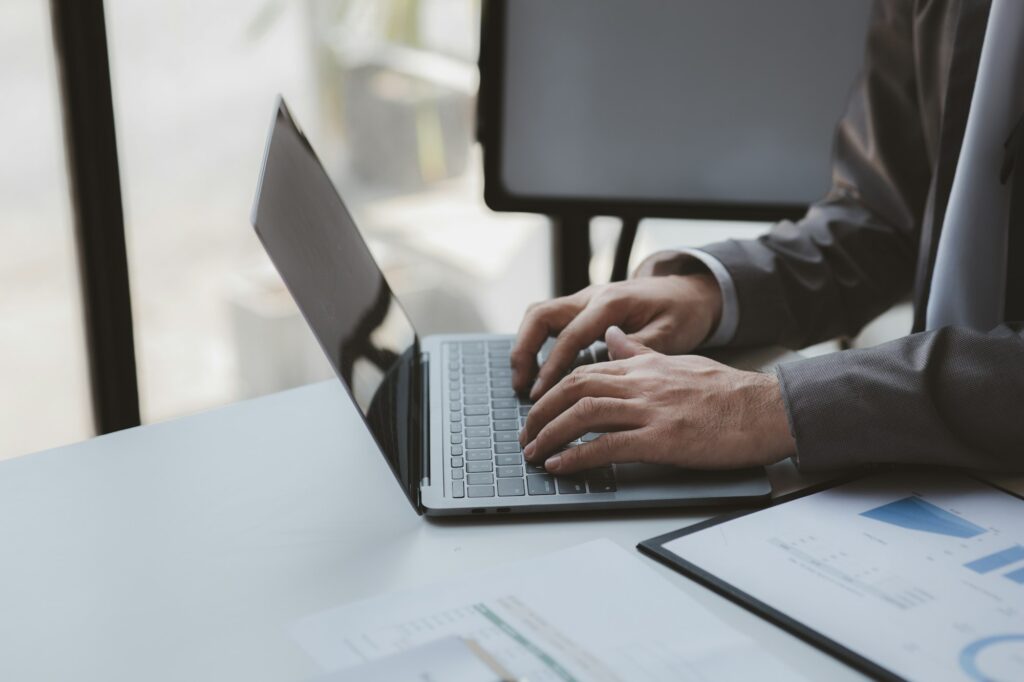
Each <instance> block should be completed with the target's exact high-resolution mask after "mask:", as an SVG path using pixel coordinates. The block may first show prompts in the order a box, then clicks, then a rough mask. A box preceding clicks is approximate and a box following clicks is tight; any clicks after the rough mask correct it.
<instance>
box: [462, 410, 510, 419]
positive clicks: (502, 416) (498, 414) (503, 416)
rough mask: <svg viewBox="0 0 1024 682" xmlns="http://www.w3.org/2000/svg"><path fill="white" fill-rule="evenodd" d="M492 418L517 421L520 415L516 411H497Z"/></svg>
mask: <svg viewBox="0 0 1024 682" xmlns="http://www.w3.org/2000/svg"><path fill="white" fill-rule="evenodd" d="M466 414H469V412H467V413H466ZM491 416H492V417H494V418H495V419H516V418H517V417H518V416H519V414H518V413H517V412H516V411H515V410H495V411H494V412H493V413H492V415H491Z"/></svg>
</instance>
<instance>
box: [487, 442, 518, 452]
mask: <svg viewBox="0 0 1024 682" xmlns="http://www.w3.org/2000/svg"><path fill="white" fill-rule="evenodd" d="M522 451H523V449H522V448H521V447H519V443H518V441H517V442H515V443H495V444H494V452H495V453H497V454H499V455H511V454H513V453H519V452H522Z"/></svg>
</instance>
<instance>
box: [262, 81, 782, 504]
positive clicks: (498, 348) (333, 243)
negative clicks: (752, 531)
mask: <svg viewBox="0 0 1024 682" xmlns="http://www.w3.org/2000/svg"><path fill="white" fill-rule="evenodd" d="M252 224H253V227H254V228H255V230H256V234H257V235H258V236H259V239H260V241H261V242H262V244H263V247H264V248H265V249H266V251H267V253H268V254H269V256H270V259H271V261H273V263H274V266H275V267H276V268H277V270H278V272H279V273H280V274H281V278H282V279H283V280H284V283H285V285H286V286H287V287H288V290H289V291H290V292H291V294H292V296H293V298H294V299H295V302H296V303H297V304H298V307H299V310H300V311H301V312H302V314H303V316H304V317H305V319H306V321H307V323H308V324H309V326H310V327H311V328H312V330H313V333H314V335H315V336H316V338H317V340H318V341H319V342H320V346H321V347H322V348H323V351H324V353H325V354H326V355H327V358H328V360H329V361H330V363H331V365H332V366H333V367H334V370H335V372H336V373H337V375H338V378H339V379H340V380H341V383H342V384H343V385H344V386H345V389H346V390H347V392H348V394H349V396H350V397H351V399H352V401H353V402H354V403H355V405H356V407H357V408H358V410H359V412H360V413H361V414H362V416H363V419H364V420H365V423H366V427H367V428H368V429H369V431H370V432H371V434H372V435H373V437H374V440H375V441H376V444H377V446H378V447H379V449H380V452H381V454H382V455H383V457H384V459H385V461H386V462H387V463H388V465H389V466H390V467H391V470H392V472H394V475H395V478H396V479H397V481H398V483H399V485H400V486H401V487H402V489H403V490H404V491H405V494H406V496H407V497H408V499H409V502H410V503H412V506H413V507H414V508H415V509H416V511H417V512H418V513H420V514H428V515H467V514H491V513H524V512H553V511H561V510H577V511H578V510H585V509H611V508H619V507H623V508H625V507H674V506H687V505H711V504H740V503H755V502H763V501H765V500H766V499H767V498H768V496H769V494H770V492H771V487H770V485H769V483H768V480H767V477H766V476H765V473H764V470H763V469H747V470H741V471H728V472H701V471H688V470H682V469H679V468H676V467H666V466H655V465H645V464H616V465H612V466H608V467H602V468H599V469H594V470H591V471H588V472H585V473H583V474H580V475H575V476H563V477H558V476H552V475H550V474H548V473H546V472H545V471H544V469H543V468H542V467H537V466H533V465H530V464H528V463H526V462H525V461H524V460H523V455H522V452H521V450H520V447H519V431H520V429H521V428H522V426H523V424H524V423H525V420H526V415H527V414H528V413H529V411H530V403H529V402H528V401H527V400H525V399H524V398H522V397H520V396H517V395H516V393H515V392H514V391H513V390H512V381H511V369H510V367H509V353H510V351H511V348H512V343H513V340H514V337H513V336H510V335H495V334H450V335H448V334H441V335H431V336H426V337H422V338H421V337H420V336H419V335H417V333H416V330H415V329H414V328H413V325H412V323H411V322H410V320H409V317H408V315H406V313H405V311H404V310H403V309H402V306H401V304H400V303H399V301H398V299H396V298H395V296H394V294H393V293H392V292H391V289H390V287H389V286H388V283H387V281H386V280H385V278H384V275H383V273H382V272H381V271H380V268H379V267H378V265H377V263H376V261H375V260H374V258H373V255H372V254H371V253H370V250H369V248H367V245H366V242H365V241H364V240H363V238H362V236H361V235H360V233H359V229H358V228H357V227H356V224H355V222H354V221H353V219H352V216H351V215H350V214H349V212H348V210H347V209H346V208H345V204H344V202H343V201H342V199H341V197H340V196H339V195H338V192H337V190H336V189H335V187H334V185H333V184H332V183H331V180H330V179H329V178H328V176H327V173H326V172H325V170H324V168H323V166H322V165H321V163H320V161H319V159H318V158H317V156H316V153H315V152H314V151H313V148H312V146H311V145H310V143H309V141H308V140H307V139H306V137H305V135H304V134H303V133H302V131H301V129H300V128H299V126H298V125H297V124H296V122H295V120H294V119H293V118H292V116H291V114H290V113H289V111H288V107H287V106H286V105H285V103H284V101H283V99H280V98H278V101H277V105H276V110H275V112H274V118H273V122H272V123H271V128H270V133H269V136H268V139H267V143H266V151H265V153H264V158H263V168H262V170H261V172H260V179H259V186H258V188H257V191H256V199H255V202H254V205H253V210H252ZM594 438H600V434H586V435H585V436H583V438H582V440H583V441H587V440H592V439H594ZM579 442H580V441H577V442H576V443H568V444H566V447H573V446H575V445H577V444H579Z"/></svg>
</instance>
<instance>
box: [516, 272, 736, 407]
mask: <svg viewBox="0 0 1024 682" xmlns="http://www.w3.org/2000/svg"><path fill="white" fill-rule="evenodd" d="M645 262H646V261H645ZM721 315H722V294H721V291H720V290H719V288H718V282H716V281H715V278H714V277H713V276H712V275H710V274H706V273H700V274H692V275H669V276H664V277H641V278H639V279H631V280H629V281H626V282H617V283H614V284H601V285H594V286H589V287H587V288H586V289H583V290H582V291H579V292H577V293H575V294H573V295H571V296H565V297H563V298H556V299H554V300H551V301H547V302H544V303H539V304H535V305H533V306H531V307H530V309H529V310H528V311H527V313H526V316H525V317H524V318H523V323H522V325H521V326H520V328H519V334H518V336H517V338H516V343H515V346H514V347H513V348H512V358H511V359H512V385H513V387H514V388H515V389H516V391H517V392H518V393H520V394H524V395H525V394H527V393H529V395H530V398H531V399H532V400H536V399H538V398H539V397H540V396H542V395H544V393H545V392H546V391H547V390H548V389H550V388H551V387H552V386H554V385H555V384H556V383H558V381H559V379H561V378H562V376H563V375H564V374H565V372H566V370H568V368H569V366H570V365H572V362H573V360H574V359H575V358H576V355H577V353H579V352H580V351H581V350H583V349H584V348H586V347H587V346H589V345H590V344H591V343H593V342H594V341H597V340H598V339H600V338H601V337H602V336H603V335H604V333H605V330H606V329H608V328H609V327H610V326H612V325H616V326H618V327H620V328H622V329H624V330H625V331H626V332H629V333H630V334H631V335H632V338H633V339H634V340H636V341H639V342H640V343H642V344H644V345H646V346H648V347H649V348H653V349H655V350H657V351H660V352H662V353H670V354H678V353H686V352H689V351H691V350H693V349H694V348H696V347H697V346H698V345H699V344H700V343H701V342H702V341H703V340H704V339H705V338H707V336H708V335H709V334H710V333H711V331H712V330H713V329H714V328H715V325H717V324H718V320H719V318H720V317H721ZM549 336H557V337H558V339H557V341H556V342H555V345H554V347H553V348H552V350H551V355H550V356H549V357H548V359H547V361H546V362H545V363H544V366H543V367H542V368H541V369H540V372H539V373H538V371H537V351H538V350H540V347H541V345H543V343H544V341H546V340H547V338H548V337H549ZM535 377H536V382H534V378H535ZM531 383H532V389H531Z"/></svg>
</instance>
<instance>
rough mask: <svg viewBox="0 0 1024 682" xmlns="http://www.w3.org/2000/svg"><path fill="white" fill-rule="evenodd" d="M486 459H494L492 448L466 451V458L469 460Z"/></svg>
mask: <svg viewBox="0 0 1024 682" xmlns="http://www.w3.org/2000/svg"><path fill="white" fill-rule="evenodd" d="M485 459H486V460H488V461H490V460H491V459H492V455H491V451H490V450H467V451H466V460H467V461H476V462H479V461H481V460H485Z"/></svg>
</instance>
